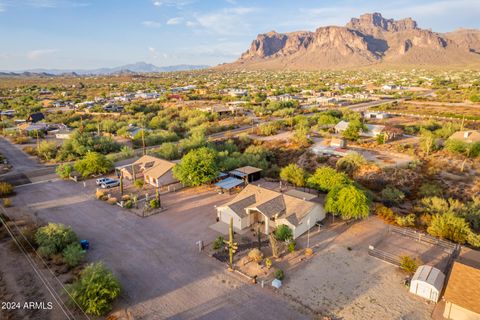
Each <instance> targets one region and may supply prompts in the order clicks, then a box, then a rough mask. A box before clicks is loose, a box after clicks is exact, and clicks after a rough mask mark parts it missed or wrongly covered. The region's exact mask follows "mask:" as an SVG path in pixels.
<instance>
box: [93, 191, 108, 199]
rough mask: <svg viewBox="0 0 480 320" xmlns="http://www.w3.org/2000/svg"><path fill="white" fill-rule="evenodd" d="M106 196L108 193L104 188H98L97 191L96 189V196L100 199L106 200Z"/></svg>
mask: <svg viewBox="0 0 480 320" xmlns="http://www.w3.org/2000/svg"><path fill="white" fill-rule="evenodd" d="M105 197H106V194H105V191H104V190H102V189H97V191H95V198H97V199H98V200H106V199H105Z"/></svg>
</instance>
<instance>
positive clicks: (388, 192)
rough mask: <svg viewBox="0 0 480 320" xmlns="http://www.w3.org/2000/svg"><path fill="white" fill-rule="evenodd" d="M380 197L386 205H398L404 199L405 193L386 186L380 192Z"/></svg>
mask: <svg viewBox="0 0 480 320" xmlns="http://www.w3.org/2000/svg"><path fill="white" fill-rule="evenodd" d="M380 195H381V197H382V200H383V202H384V203H386V204H387V205H398V204H400V203H402V201H403V199H405V194H404V193H403V192H402V191H400V190H398V189H397V188H395V187H392V186H387V187H386V188H385V189H383V190H382V192H381V194H380Z"/></svg>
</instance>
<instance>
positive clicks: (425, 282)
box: [410, 265, 445, 302]
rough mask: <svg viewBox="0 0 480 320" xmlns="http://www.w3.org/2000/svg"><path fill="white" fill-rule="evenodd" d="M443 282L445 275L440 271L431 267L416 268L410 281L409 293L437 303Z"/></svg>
mask: <svg viewBox="0 0 480 320" xmlns="http://www.w3.org/2000/svg"><path fill="white" fill-rule="evenodd" d="M444 282H445V275H444V274H443V272H442V271H440V270H438V269H437V268H434V267H432V266H427V265H423V266H420V267H418V269H417V271H415V274H414V275H413V278H412V280H411V281H410V293H413V294H416V295H417V296H420V297H422V298H425V299H427V300H430V301H433V302H438V300H439V299H440V294H441V293H442V290H443V283H444Z"/></svg>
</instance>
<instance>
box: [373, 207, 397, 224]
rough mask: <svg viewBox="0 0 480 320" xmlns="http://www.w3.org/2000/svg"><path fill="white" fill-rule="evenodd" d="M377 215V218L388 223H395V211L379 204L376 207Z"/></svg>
mask: <svg viewBox="0 0 480 320" xmlns="http://www.w3.org/2000/svg"><path fill="white" fill-rule="evenodd" d="M375 213H376V214H377V216H379V217H380V218H382V219H383V220H385V221H387V222H393V221H395V213H394V212H393V210H392V209H390V208H388V207H385V206H384V205H382V204H378V205H377V206H376V207H375Z"/></svg>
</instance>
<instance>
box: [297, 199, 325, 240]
mask: <svg viewBox="0 0 480 320" xmlns="http://www.w3.org/2000/svg"><path fill="white" fill-rule="evenodd" d="M309 218H310V228H312V227H313V226H314V225H315V222H317V221H319V220H323V219H325V210H324V209H323V207H322V206H321V205H319V204H317V205H315V206H314V207H313V208H312V210H311V211H310V212H309V213H308V214H307V215H306V216H305V217H304V218H303V219H302V221H300V222H299V223H298V224H297V226H296V227H295V229H292V230H293V239H296V238H298V237H300V236H301V235H302V234H304V233H305V232H307V231H308V228H309V226H308V223H307V221H308V219H309Z"/></svg>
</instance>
